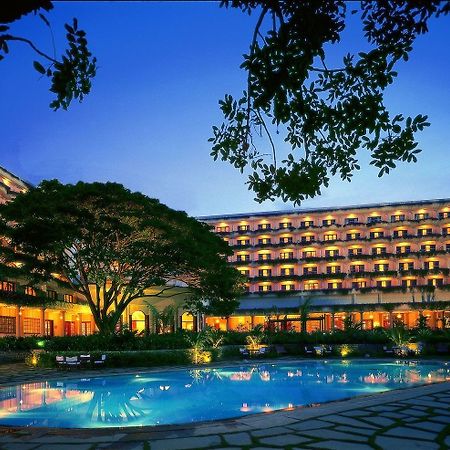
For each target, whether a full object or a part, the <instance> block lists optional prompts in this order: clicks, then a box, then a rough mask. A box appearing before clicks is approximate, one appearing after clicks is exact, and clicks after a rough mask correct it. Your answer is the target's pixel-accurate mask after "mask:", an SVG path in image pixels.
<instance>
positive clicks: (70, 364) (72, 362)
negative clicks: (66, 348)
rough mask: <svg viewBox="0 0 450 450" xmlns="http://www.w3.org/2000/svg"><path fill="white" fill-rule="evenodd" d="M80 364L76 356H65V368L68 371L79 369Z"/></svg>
mask: <svg viewBox="0 0 450 450" xmlns="http://www.w3.org/2000/svg"><path fill="white" fill-rule="evenodd" d="M80 364H81V363H80V359H79V358H78V356H66V367H67V368H68V369H71V368H77V367H80Z"/></svg>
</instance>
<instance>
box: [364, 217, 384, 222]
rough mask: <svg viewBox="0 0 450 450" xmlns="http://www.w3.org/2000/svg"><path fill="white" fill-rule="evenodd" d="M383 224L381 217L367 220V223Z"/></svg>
mask: <svg viewBox="0 0 450 450" xmlns="http://www.w3.org/2000/svg"><path fill="white" fill-rule="evenodd" d="M379 222H381V216H371V217H368V218H367V223H379Z"/></svg>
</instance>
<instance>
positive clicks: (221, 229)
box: [216, 226, 230, 233]
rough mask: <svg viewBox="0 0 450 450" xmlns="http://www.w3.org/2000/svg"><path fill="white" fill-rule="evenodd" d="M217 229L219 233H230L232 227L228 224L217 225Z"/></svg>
mask: <svg viewBox="0 0 450 450" xmlns="http://www.w3.org/2000/svg"><path fill="white" fill-rule="evenodd" d="M216 231H217V232H218V233H229V232H230V227H228V226H222V227H216Z"/></svg>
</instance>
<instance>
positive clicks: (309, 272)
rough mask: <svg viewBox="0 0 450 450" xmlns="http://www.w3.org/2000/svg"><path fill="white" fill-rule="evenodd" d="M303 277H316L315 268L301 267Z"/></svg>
mask: <svg viewBox="0 0 450 450" xmlns="http://www.w3.org/2000/svg"><path fill="white" fill-rule="evenodd" d="M303 275H317V267H303Z"/></svg>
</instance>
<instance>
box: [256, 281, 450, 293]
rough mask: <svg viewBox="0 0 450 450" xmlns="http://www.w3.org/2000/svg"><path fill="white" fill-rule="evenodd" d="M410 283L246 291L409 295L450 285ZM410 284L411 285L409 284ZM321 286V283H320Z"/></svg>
mask: <svg viewBox="0 0 450 450" xmlns="http://www.w3.org/2000/svg"><path fill="white" fill-rule="evenodd" d="M408 281H409V282H410V283H408V284H407V283H406V280H402V284H400V285H392V283H391V282H387V283H386V284H384V285H383V284H381V283H380V282H376V283H374V284H373V285H372V286H370V285H367V283H364V282H353V283H352V286H351V287H347V286H345V285H344V283H327V286H323V285H319V284H317V285H316V286H311V285H309V286H306V285H305V289H296V288H295V286H294V287H293V288H292V287H290V288H289V289H286V286H284V288H283V285H281V286H279V287H278V288H277V289H272V286H264V288H265V289H264V290H262V289H258V290H248V291H247V294H256V295H270V294H274V293H275V294H276V295H286V294H290V295H292V294H308V293H309V292H311V291H313V292H314V293H315V294H321V293H323V294H329V293H333V294H342V295H348V294H352V293H354V294H358V293H361V294H365V293H368V292H378V293H383V292H402V293H407V292H411V295H412V294H413V293H414V292H418V293H421V292H432V291H434V290H435V289H439V290H449V289H450V284H448V283H447V284H446V283H444V282H443V280H442V279H433V280H428V281H427V283H425V284H424V283H417V282H415V280H408ZM411 282H412V283H411ZM320 284H323V283H320Z"/></svg>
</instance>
